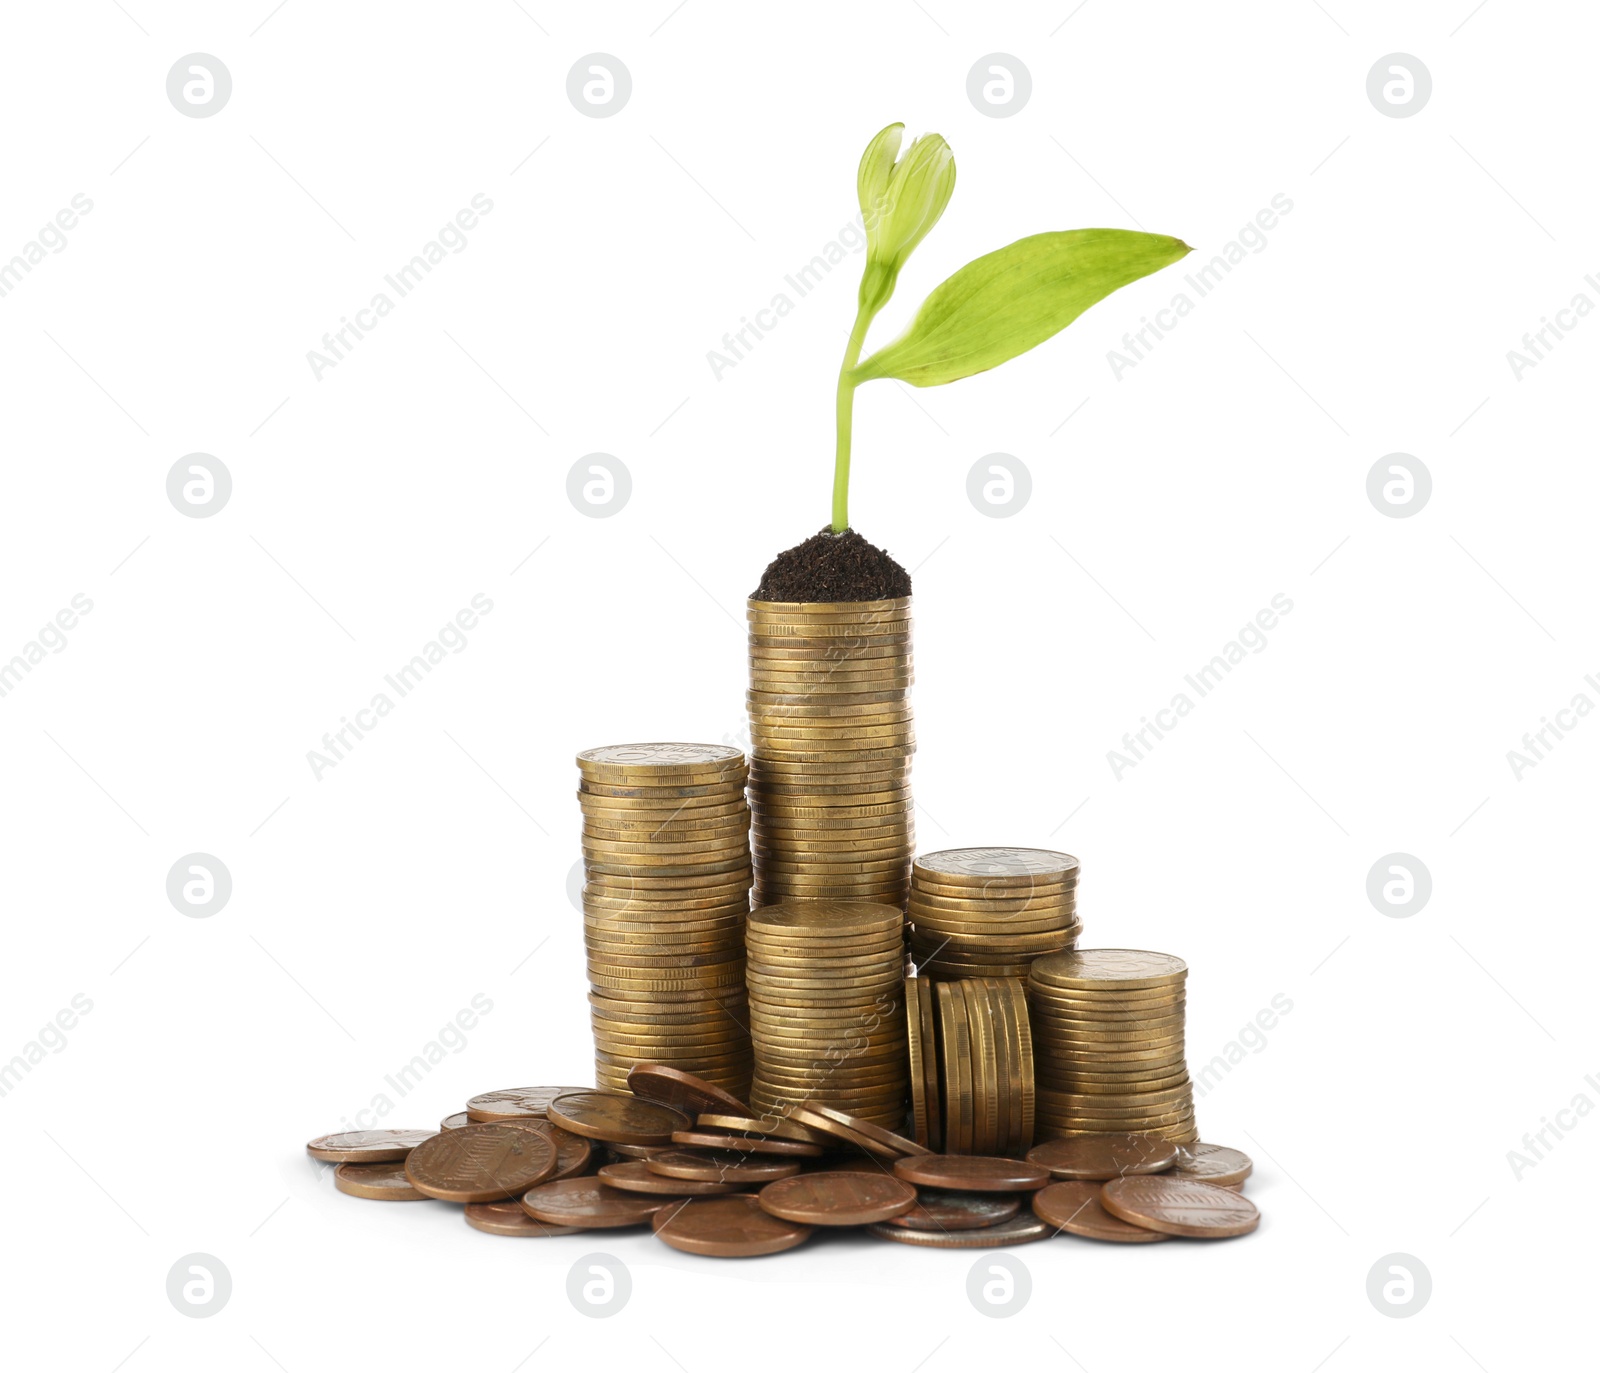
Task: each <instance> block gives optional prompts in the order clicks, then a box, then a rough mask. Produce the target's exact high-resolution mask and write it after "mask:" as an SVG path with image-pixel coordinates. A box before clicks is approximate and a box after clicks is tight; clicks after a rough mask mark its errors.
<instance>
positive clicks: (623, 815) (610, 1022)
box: [578, 744, 751, 1099]
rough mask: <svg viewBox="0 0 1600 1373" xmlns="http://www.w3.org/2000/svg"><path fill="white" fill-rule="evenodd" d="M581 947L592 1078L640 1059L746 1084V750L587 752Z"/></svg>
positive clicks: (740, 1092) (741, 1088)
mask: <svg viewBox="0 0 1600 1373" xmlns="http://www.w3.org/2000/svg"><path fill="white" fill-rule="evenodd" d="M578 769H579V772H580V774H581V776H582V781H581V784H580V787H579V790H578V801H579V804H580V805H581V806H582V807H583V861H584V870H585V879H586V880H585V886H584V889H583V917H584V944H585V947H586V949H587V950H588V956H589V985H590V988H591V991H590V995H589V1004H590V1008H591V1009H590V1017H591V1020H592V1021H593V1025H594V1046H595V1081H596V1082H597V1083H598V1084H599V1085H600V1086H602V1087H608V1088H612V1089H614V1090H616V1091H626V1090H627V1087H628V1070H629V1069H630V1068H632V1067H633V1066H634V1065H635V1064H636V1063H662V1064H666V1065H668V1066H669V1067H674V1068H682V1069H687V1070H692V1071H694V1072H695V1073H698V1074H699V1075H700V1076H701V1077H704V1078H706V1079H708V1080H709V1081H711V1082H714V1083H715V1084H716V1085H717V1086H719V1087H722V1088H725V1089H726V1090H728V1091H730V1092H732V1093H733V1095H734V1096H736V1097H739V1098H740V1099H743V1097H744V1095H745V1093H746V1092H748V1091H749V1088H750V1061H751V1060H750V1034H749V1030H748V1029H747V1028H746V1027H747V1023H748V1017H747V1011H746V1006H745V988H744V921H745V916H746V915H747V914H748V913H749V910H750V844H749V838H748V832H749V824H750V816H749V811H748V809H747V808H746V806H745V799H744V787H745V781H746V776H745V761H744V755H743V754H742V753H741V752H740V751H739V750H738V749H734V748H727V747H724V746H722V745H720V744H618V745H614V746H611V747H607V748H595V749H587V750H585V751H584V752H582V753H580V754H579V755H578Z"/></svg>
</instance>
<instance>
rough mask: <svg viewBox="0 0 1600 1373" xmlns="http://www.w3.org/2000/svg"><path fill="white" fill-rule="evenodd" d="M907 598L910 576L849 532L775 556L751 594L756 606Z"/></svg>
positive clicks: (819, 537)
mask: <svg viewBox="0 0 1600 1373" xmlns="http://www.w3.org/2000/svg"><path fill="white" fill-rule="evenodd" d="M910 594H911V574H910V573H909V572H907V571H906V570H905V568H903V567H901V566H900V564H899V563H897V562H896V561H895V560H894V559H893V558H891V557H890V556H889V555H888V554H887V553H885V552H884V551H883V550H882V549H881V548H876V547H874V546H873V545H872V544H870V543H868V542H867V541H866V540H865V539H863V538H862V537H861V535H859V534H857V533H856V532H855V530H853V529H847V530H845V531H844V533H842V534H835V533H834V532H833V530H831V529H823V530H821V531H820V532H819V533H816V534H813V535H812V536H811V537H810V538H809V539H807V540H806V541H805V542H804V543H802V544H796V545H795V546H794V547H793V548H791V549H788V550H787V551H785V552H783V553H780V554H778V556H777V557H776V558H774V559H773V560H772V561H771V562H770V563H768V564H767V570H766V571H765V572H763V573H762V574H761V585H760V586H758V587H757V588H756V589H755V591H753V592H752V593H751V595H752V596H753V597H754V599H756V600H758V601H882V600H888V599H891V598H893V597H897V596H909V595H910Z"/></svg>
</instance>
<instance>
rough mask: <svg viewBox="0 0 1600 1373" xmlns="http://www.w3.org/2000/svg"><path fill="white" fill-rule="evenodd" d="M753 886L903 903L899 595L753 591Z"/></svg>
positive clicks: (905, 733)
mask: <svg viewBox="0 0 1600 1373" xmlns="http://www.w3.org/2000/svg"><path fill="white" fill-rule="evenodd" d="M747 614H748V619H749V622H750V690H749V693H748V695H747V697H746V701H747V704H748V707H749V711H750V739H751V749H750V753H751V757H750V809H751V813H752V816H753V819H754V824H753V828H752V831H751V842H752V853H753V857H754V860H755V900H756V904H757V905H758V906H760V905H767V904H769V903H771V902H775V901H788V900H794V899H804V898H823V899H826V898H833V899H840V900H855V901H882V902H886V903H888V904H889V905H892V906H904V904H905V899H906V869H907V865H908V863H909V862H910V859H911V852H912V847H913V836H912V816H911V755H912V753H913V752H914V751H915V749H916V740H915V737H914V732H913V727H912V720H911V703H910V700H909V698H908V694H907V693H908V689H909V687H910V686H911V598H910V597H909V596H904V597H900V598H899V599H895V600H879V601H829V602H818V603H815V604H810V603H799V602H791V601H757V600H751V601H750V603H749V609H748V612H747Z"/></svg>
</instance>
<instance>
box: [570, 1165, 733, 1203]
mask: <svg viewBox="0 0 1600 1373" xmlns="http://www.w3.org/2000/svg"><path fill="white" fill-rule="evenodd" d="M595 1176H596V1177H598V1178H599V1179H600V1181H601V1182H603V1183H605V1185H606V1186H607V1187H615V1188H616V1189H617V1190H618V1191H619V1192H644V1193H647V1194H648V1195H650V1196H657V1197H714V1196H718V1195H720V1194H721V1193H723V1192H737V1191H738V1190H739V1188H740V1186H741V1184H740V1183H737V1182H697V1181H695V1180H694V1179H693V1178H669V1177H667V1176H666V1175H665V1174H664V1173H652V1172H651V1171H650V1169H649V1167H648V1166H647V1165H646V1163H645V1161H644V1160H643V1159H630V1160H629V1161H628V1162H627V1163H608V1164H606V1165H605V1167H604V1168H602V1169H601V1170H600V1171H599V1172H598V1173H596V1174H595Z"/></svg>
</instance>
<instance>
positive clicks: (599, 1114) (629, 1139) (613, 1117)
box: [549, 1091, 690, 1145]
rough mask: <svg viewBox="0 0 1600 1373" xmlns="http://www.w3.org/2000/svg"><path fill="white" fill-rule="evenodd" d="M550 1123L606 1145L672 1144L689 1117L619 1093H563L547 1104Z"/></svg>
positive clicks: (687, 1122)
mask: <svg viewBox="0 0 1600 1373" xmlns="http://www.w3.org/2000/svg"><path fill="white" fill-rule="evenodd" d="M549 1116H550V1119H551V1121H552V1122H553V1123H554V1124H556V1125H559V1126H560V1127H561V1128H562V1129H563V1130H571V1131H572V1133H573V1134H575V1135H583V1136H585V1137H586V1138H588V1139H600V1140H604V1141H605V1142H606V1143H607V1144H658V1145H665V1144H670V1143H671V1142H672V1132H673V1131H674V1130H687V1129H688V1128H689V1119H690V1118H689V1117H688V1116H686V1115H684V1113H683V1112H682V1111H678V1110H674V1109H673V1108H672V1107H671V1106H668V1105H665V1104H664V1103H662V1102H659V1101H646V1100H645V1099H644V1098H643V1097H633V1096H625V1095H624V1094H623V1093H621V1092H592V1091H580V1092H567V1093H565V1094H563V1095H562V1096H559V1097H557V1098H556V1099H555V1100H554V1101H552V1102H551V1103H550V1106H549Z"/></svg>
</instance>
